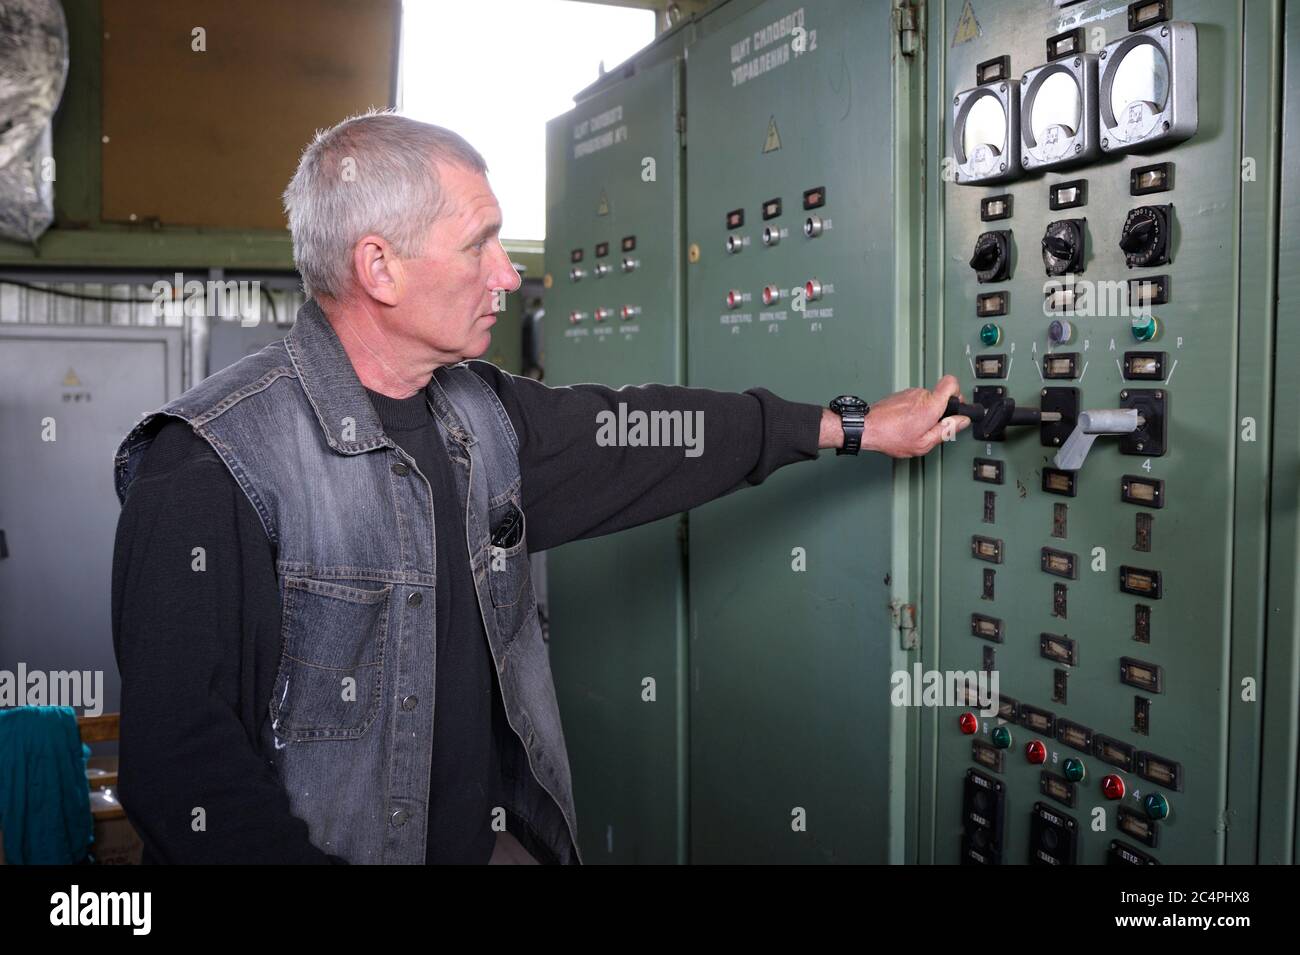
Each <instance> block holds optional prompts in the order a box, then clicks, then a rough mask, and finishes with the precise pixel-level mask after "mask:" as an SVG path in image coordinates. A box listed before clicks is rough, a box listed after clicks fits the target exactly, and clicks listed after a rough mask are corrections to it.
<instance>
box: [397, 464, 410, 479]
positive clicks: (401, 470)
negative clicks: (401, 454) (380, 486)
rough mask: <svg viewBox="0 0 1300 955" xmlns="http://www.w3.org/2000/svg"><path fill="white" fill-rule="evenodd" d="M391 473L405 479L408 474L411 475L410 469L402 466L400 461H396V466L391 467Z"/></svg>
mask: <svg viewBox="0 0 1300 955" xmlns="http://www.w3.org/2000/svg"><path fill="white" fill-rule="evenodd" d="M393 473H394V474H396V475H397V476H398V477H406V476H407V475H408V474H410V473H411V469H410V468H409V467H407V466H406V465H405V464H403V463H402V462H401V461H398V462H397V463H396V464H394V465H393Z"/></svg>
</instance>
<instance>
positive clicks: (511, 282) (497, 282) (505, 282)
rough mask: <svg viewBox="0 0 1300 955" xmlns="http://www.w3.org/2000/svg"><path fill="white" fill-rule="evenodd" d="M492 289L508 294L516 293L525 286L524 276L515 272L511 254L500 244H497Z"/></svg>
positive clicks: (493, 264)
mask: <svg viewBox="0 0 1300 955" xmlns="http://www.w3.org/2000/svg"><path fill="white" fill-rule="evenodd" d="M490 281H491V288H493V289H505V290H506V291H507V292H516V291H518V290H519V287H520V286H521V285H523V284H524V280H523V278H522V276H520V274H519V273H518V272H517V271H516V270H515V266H514V263H513V262H511V261H510V254H509V253H508V252H506V250H505V248H504V247H503V246H502V245H501V243H500V242H497V243H496V256H495V261H494V262H493V263H492V276H491V280H490Z"/></svg>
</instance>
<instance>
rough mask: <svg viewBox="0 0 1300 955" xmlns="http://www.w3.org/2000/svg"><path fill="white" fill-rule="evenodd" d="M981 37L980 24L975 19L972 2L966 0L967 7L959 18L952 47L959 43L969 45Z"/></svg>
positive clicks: (962, 9)
mask: <svg viewBox="0 0 1300 955" xmlns="http://www.w3.org/2000/svg"><path fill="white" fill-rule="evenodd" d="M979 35H980V22H979V21H978V20H976V19H975V10H974V9H973V8H972V7H971V5H970V0H966V5H965V6H964V7H962V8H961V16H960V17H958V18H957V31H956V32H955V33H954V34H953V37H952V45H953V46H956V45H957V44H958V43H967V42H969V41H971V40H973V39H975V38H976V37H977V36H979Z"/></svg>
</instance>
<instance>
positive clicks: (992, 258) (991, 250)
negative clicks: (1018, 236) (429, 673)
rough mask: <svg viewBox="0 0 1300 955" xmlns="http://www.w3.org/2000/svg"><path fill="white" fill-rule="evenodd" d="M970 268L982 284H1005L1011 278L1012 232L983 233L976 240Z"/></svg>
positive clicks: (1006, 230) (1007, 230)
mask: <svg viewBox="0 0 1300 955" xmlns="http://www.w3.org/2000/svg"><path fill="white" fill-rule="evenodd" d="M970 267H971V268H972V269H974V270H975V278H976V279H978V280H979V281H980V282H1004V281H1006V280H1007V279H1009V278H1011V231H1010V230H1009V229H1002V230H998V231H995V232H985V233H982V234H981V235H980V237H979V238H978V239H976V240H975V252H974V254H972V255H971V257H970Z"/></svg>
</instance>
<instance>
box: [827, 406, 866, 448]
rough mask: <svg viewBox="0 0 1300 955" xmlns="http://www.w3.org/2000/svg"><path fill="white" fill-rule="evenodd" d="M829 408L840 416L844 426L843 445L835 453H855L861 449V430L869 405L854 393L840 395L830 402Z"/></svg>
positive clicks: (841, 423)
mask: <svg viewBox="0 0 1300 955" xmlns="http://www.w3.org/2000/svg"><path fill="white" fill-rule="evenodd" d="M830 409H831V410H832V411H834V412H836V413H837V414H839V416H840V425H841V426H842V427H843V428H844V446H843V447H841V448H836V449H835V453H836V454H857V453H858V452H859V451H860V450H862V431H863V428H864V427H865V424H866V420H867V412H868V411H870V410H871V406H870V405H869V404H867V403H866V402H865V401H863V400H862V399H861V398H859V397H857V396H856V395H840V396H839V397H838V398H835V399H833V400H832V401H831V403H830Z"/></svg>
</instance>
